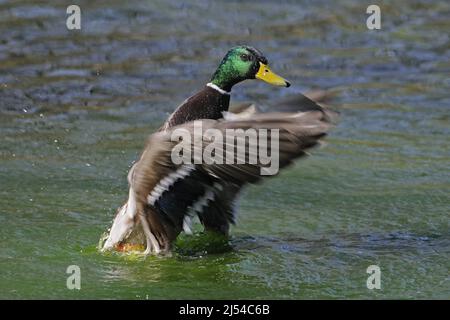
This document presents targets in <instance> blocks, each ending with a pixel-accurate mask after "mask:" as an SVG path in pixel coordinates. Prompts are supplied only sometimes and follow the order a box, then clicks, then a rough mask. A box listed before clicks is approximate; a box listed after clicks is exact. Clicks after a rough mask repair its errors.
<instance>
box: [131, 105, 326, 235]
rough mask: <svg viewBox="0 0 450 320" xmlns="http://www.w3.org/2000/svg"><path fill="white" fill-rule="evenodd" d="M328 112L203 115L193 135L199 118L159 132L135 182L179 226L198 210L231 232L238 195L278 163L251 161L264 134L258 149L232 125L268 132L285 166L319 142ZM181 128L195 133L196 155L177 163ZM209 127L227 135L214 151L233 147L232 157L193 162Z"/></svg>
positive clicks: (212, 225) (208, 223)
mask: <svg viewBox="0 0 450 320" xmlns="http://www.w3.org/2000/svg"><path fill="white" fill-rule="evenodd" d="M329 118H330V117H329V115H328V114H327V111H325V110H315V111H308V112H300V113H264V114H255V115H252V117H251V119H241V120H239V119H237V120H202V121H201V125H202V133H203V134H202V135H200V136H195V135H194V131H195V125H196V124H197V125H198V122H197V123H196V124H195V123H193V122H190V123H186V124H183V125H181V126H177V127H173V128H170V130H167V131H164V132H158V133H155V134H153V135H152V136H151V137H150V139H149V142H148V145H147V147H146V149H145V151H144V153H143V154H142V156H141V159H140V160H139V162H138V163H137V164H136V165H135V168H134V169H133V174H132V176H131V179H130V180H131V181H130V183H131V186H132V188H133V189H134V191H135V192H136V194H137V197H138V199H140V201H146V203H147V204H148V205H150V206H152V207H153V208H155V209H156V210H155V211H156V212H158V214H159V215H160V216H161V218H162V219H164V220H165V221H167V223H169V224H170V225H171V226H172V227H173V228H175V230H181V229H182V228H184V229H185V230H186V229H189V223H188V222H189V219H190V217H192V216H193V215H198V216H199V218H200V220H201V222H202V223H203V224H204V225H205V227H206V228H207V229H212V230H215V231H218V232H222V233H226V232H227V231H228V226H229V224H230V223H233V222H234V213H233V212H234V208H233V206H234V202H235V198H236V195H237V194H238V193H239V191H240V190H241V189H242V187H243V186H245V185H246V184H248V183H257V182H258V181H260V180H261V179H263V178H264V177H267V175H264V172H265V173H267V170H268V168H269V167H270V166H272V165H273V164H272V163H266V162H264V161H262V160H261V159H260V158H258V157H257V161H256V162H255V161H253V162H251V163H249V159H250V158H251V157H252V155H254V153H255V152H257V153H258V155H259V151H260V149H261V148H262V147H263V145H262V143H261V140H259V138H260V136H258V140H257V141H258V145H257V146H256V149H255V148H253V149H252V148H251V143H252V140H251V139H248V137H247V138H246V137H244V138H242V136H240V137H236V136H234V137H233V139H227V137H228V136H229V132H230V129H240V130H244V131H245V130H248V129H254V130H255V131H256V132H257V133H258V134H259V133H260V132H266V133H267V138H268V141H269V142H268V143H267V144H266V145H267V149H268V150H267V155H268V154H270V155H271V156H272V155H273V154H274V153H275V152H277V151H278V152H277V153H278V164H277V166H278V167H279V168H280V169H281V168H284V167H286V166H287V165H289V164H290V163H292V161H294V160H295V159H297V158H299V157H301V156H304V155H305V154H306V150H308V149H310V148H312V147H314V146H316V145H317V144H318V143H319V141H320V139H321V138H323V137H324V136H325V135H326V133H327V131H328V130H329V129H330V127H331V124H330V122H329ZM177 129H182V130H185V131H186V132H188V133H189V134H190V135H191V137H192V140H191V141H192V144H191V147H192V149H191V157H190V158H189V159H188V160H190V163H183V164H179V165H176V164H174V163H173V161H172V151H173V150H174V147H175V146H176V145H177V144H178V143H179V141H172V140H171V135H172V133H173V132H174V131H175V130H177ZM209 129H213V130H215V132H216V133H220V134H222V137H223V139H222V140H221V141H219V142H217V141H216V140H214V152H213V153H212V154H214V155H217V154H221V155H223V156H224V158H225V155H229V154H230V150H232V151H235V152H231V156H230V158H228V159H227V160H228V163H226V162H225V163H221V164H219V163H210V164H208V163H205V162H202V163H199V162H197V164H194V162H195V161H194V160H196V158H195V155H198V154H201V155H204V154H205V151H206V149H207V148H208V145H210V144H211V142H212V141H213V140H212V138H211V137H208V136H207V135H205V133H206V131H208V130H209ZM276 133H277V134H276ZM276 135H277V136H276ZM271 138H274V139H275V138H277V140H278V146H276V144H274V145H272V143H270V141H271ZM253 141H254V140H253ZM238 142H241V143H243V144H244V145H245V148H244V149H243V150H245V152H244V154H242V153H239V152H236V151H238V150H237V145H238ZM276 147H277V148H276ZM196 151H200V152H197V153H196ZM241 151H242V149H241ZM227 152H228V153H227ZM210 154H211V153H210ZM272 159H273V157H272ZM197 160H198V159H197ZM203 160H205V159H203ZM230 160H232V161H230ZM224 161H225V159H224ZM187 162H189V161H187ZM242 162H244V163H242ZM264 170H266V171H264ZM276 173H277V172H275V174H276Z"/></svg>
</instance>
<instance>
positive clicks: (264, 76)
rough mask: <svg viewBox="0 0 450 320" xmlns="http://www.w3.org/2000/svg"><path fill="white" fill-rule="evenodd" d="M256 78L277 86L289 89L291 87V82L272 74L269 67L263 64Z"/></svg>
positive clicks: (260, 64) (260, 65)
mask: <svg viewBox="0 0 450 320" xmlns="http://www.w3.org/2000/svg"><path fill="white" fill-rule="evenodd" d="M255 78H256V79H260V80H262V81H265V82H267V83H270V84H273V85H275V86H283V87H289V86H290V85H291V84H290V83H289V81H287V80H286V79H284V78H282V77H280V76H279V75H277V74H276V73H274V72H272V71H271V70H270V69H269V67H268V66H267V65H266V64H264V63H262V62H260V63H259V70H258V72H257V73H256V75H255Z"/></svg>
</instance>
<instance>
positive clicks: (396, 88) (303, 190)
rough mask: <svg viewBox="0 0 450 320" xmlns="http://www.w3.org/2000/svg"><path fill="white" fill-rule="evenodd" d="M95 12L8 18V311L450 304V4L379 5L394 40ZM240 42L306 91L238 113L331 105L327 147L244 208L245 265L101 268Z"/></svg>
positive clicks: (249, 20)
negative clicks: (57, 301)
mask: <svg viewBox="0 0 450 320" xmlns="http://www.w3.org/2000/svg"><path fill="white" fill-rule="evenodd" d="M79 3H80V6H81V8H82V30H81V31H68V30H67V29H66V28H65V17H66V14H65V7H64V5H61V3H60V2H54V3H51V2H42V1H3V0H2V1H0V231H1V233H0V241H1V246H0V270H1V271H0V298H9V299H10V298H74V299H79V298H113V299H115V298H127V299H155V298H158V299H160V298H177V299H184V298H190V299H199V298H213V299H220V298H226V299H230V298H249V299H253V298H258V299H259V298H275V299H304V298H313V299H316V298H332V299H336V298H376V299H380V298H403V299H405V298H406V299H411V298H440V299H448V298H450V276H449V267H450V233H449V217H450V215H449V208H450V192H449V191H450V174H449V172H450V170H449V167H450V147H449V134H450V117H449V106H450V97H449V92H450V78H449V74H450V72H449V71H450V63H449V61H450V45H449V33H448V30H450V22H449V21H450V20H448V17H449V13H450V7H449V5H448V2H446V1H395V2H394V1H392V2H387V1H379V2H378V4H379V5H380V6H381V10H382V29H381V30H379V31H370V30H367V28H366V26H365V19H366V17H367V15H366V14H365V10H366V7H367V5H368V4H369V3H364V2H361V1H356V0H354V1H353V0H352V1H350V0H347V1H342V2H339V3H335V2H331V1H330V2H326V1H301V2H300V1H276V2H270V1H261V2H260V3H259V4H256V3H253V2H246V3H244V4H241V3H240V2H238V1H218V2H215V3H214V4H211V3H209V2H207V1H200V2H196V3H195V4H192V3H184V4H181V3H177V2H176V1H169V2H167V1H148V2H140V1H139V2H138V1H126V2H124V1H118V0H117V1H99V2H97V1H96V2H95V4H94V2H93V1H80V2H79ZM241 43H246V44H250V45H253V46H255V47H257V48H259V49H260V50H261V51H262V52H264V53H265V55H266V56H267V57H268V58H269V61H270V63H271V66H272V69H273V70H274V71H276V72H277V73H279V74H280V75H282V76H284V77H286V78H287V79H289V80H290V81H291V83H292V84H293V86H292V87H291V88H289V89H280V88H275V87H270V86H268V85H266V84H264V83H262V82H256V81H247V82H246V83H243V84H241V85H239V86H237V87H236V88H235V89H234V90H233V97H232V100H233V101H234V102H239V101H256V102H258V103H260V104H276V101H277V100H278V99H280V98H283V97H288V96H290V95H293V94H295V93H297V92H304V91H307V90H309V89H311V88H315V87H318V88H322V89H330V90H331V91H332V92H333V93H334V100H332V102H331V103H332V104H333V106H334V107H335V108H336V109H338V110H339V111H340V112H341V114H342V118H341V122H340V124H339V126H338V127H337V128H336V129H335V130H334V131H333V132H332V134H331V135H330V137H329V139H328V140H327V142H328V144H327V146H326V147H325V148H322V149H319V150H315V151H314V152H313V156H312V157H310V158H308V159H306V160H304V161H300V162H298V163H297V164H296V165H295V166H293V167H292V168H290V169H289V170H286V171H284V172H283V173H282V174H281V175H280V176H279V177H277V178H274V179H271V180H270V181H266V183H265V184H263V185H259V186H254V187H251V188H249V189H247V190H246V191H245V193H244V194H243V196H242V198H241V205H240V213H239V219H238V225H237V226H235V227H234V228H232V232H231V233H232V238H231V239H230V241H229V244H228V245H229V247H231V250H217V249H218V247H219V249H220V247H222V249H224V248H223V246H214V245H209V246H208V243H209V240H210V239H208V238H202V235H200V234H197V235H195V236H194V237H187V236H184V237H182V239H180V240H179V241H178V243H177V250H176V251H175V253H174V255H173V256H172V257H164V258H160V257H149V258H147V259H142V258H139V257H133V256H121V255H111V254H109V255H103V254H100V253H99V252H98V251H97V249H96V245H97V243H98V240H99V238H100V235H101V234H102V233H103V232H104V231H105V230H106V228H107V227H109V226H110V223H111V221H112V218H113V216H114V212H115V209H116V208H117V207H118V206H119V205H120V204H121V203H122V202H123V201H124V200H125V199H126V196H127V183H126V174H127V171H128V169H129V168H130V166H131V165H132V163H133V161H134V160H136V158H137V157H138V155H139V153H140V151H141V149H142V147H143V145H144V142H145V139H146V136H147V135H148V134H149V133H151V132H152V131H153V130H154V129H156V128H157V127H159V126H160V125H161V123H162V122H163V121H164V119H165V118H166V117H167V115H168V114H169V113H170V112H171V111H172V110H173V109H174V108H175V107H176V105H177V104H178V103H180V102H181V101H182V100H184V99H185V98H186V97H187V96H189V95H190V94H192V93H193V92H195V91H196V90H197V89H198V88H200V87H201V86H202V85H203V84H204V83H206V82H207V81H208V80H209V77H210V75H211V74H212V72H213V71H214V69H215V67H216V65H217V64H218V62H219V61H220V59H221V57H222V56H223V54H224V53H225V52H226V51H227V50H228V48H230V47H232V46H234V45H236V44H241ZM199 243H200V244H204V245H199ZM221 251H225V252H221ZM69 265H78V266H79V267H80V269H81V290H68V289H67V288H66V277H67V276H68V275H67V274H66V268H67V267H68V266H69ZM369 265H379V266H380V268H381V289H380V290H369V289H367V287H366V280H367V277H368V274H367V273H366V269H367V267H368V266H369Z"/></svg>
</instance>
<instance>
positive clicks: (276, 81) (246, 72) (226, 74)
mask: <svg viewBox="0 0 450 320" xmlns="http://www.w3.org/2000/svg"><path fill="white" fill-rule="evenodd" d="M246 79H260V80H263V81H265V82H268V83H270V84H273V85H277V86H284V87H289V86H290V83H289V82H288V81H286V80H285V79H283V78H282V77H280V76H278V75H276V74H275V73H273V72H272V71H271V70H270V69H269V67H268V62H267V59H266V58H265V57H264V56H263V55H262V54H261V52H259V51H258V50H256V49H255V48H252V47H249V46H239V47H234V48H232V49H230V51H228V52H227V54H226V55H225V57H224V58H223V60H222V62H221V63H220V65H219V67H218V68H217V70H216V72H215V73H214V75H213V76H212V78H211V82H212V83H213V84H215V85H216V86H218V87H219V88H221V89H223V90H225V91H230V90H231V88H232V87H233V86H234V85H235V84H236V83H239V82H241V81H244V80H246Z"/></svg>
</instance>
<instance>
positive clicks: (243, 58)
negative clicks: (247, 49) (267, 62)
mask: <svg viewBox="0 0 450 320" xmlns="http://www.w3.org/2000/svg"><path fill="white" fill-rule="evenodd" d="M241 60H242V61H249V60H251V57H250V56H249V55H248V54H241Z"/></svg>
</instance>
